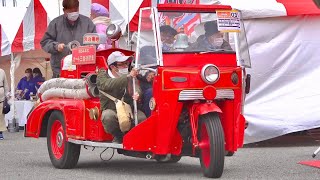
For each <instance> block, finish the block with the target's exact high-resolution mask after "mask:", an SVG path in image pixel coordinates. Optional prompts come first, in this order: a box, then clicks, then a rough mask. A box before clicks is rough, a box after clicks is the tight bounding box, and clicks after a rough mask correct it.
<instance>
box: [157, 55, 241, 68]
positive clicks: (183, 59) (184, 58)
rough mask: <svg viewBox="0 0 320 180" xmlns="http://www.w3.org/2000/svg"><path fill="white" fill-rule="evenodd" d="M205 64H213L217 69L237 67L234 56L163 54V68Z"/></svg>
mask: <svg viewBox="0 0 320 180" xmlns="http://www.w3.org/2000/svg"><path fill="white" fill-rule="evenodd" d="M205 64H215V65H216V66H219V67H235V66H237V61H236V54H235V53H231V54H214V53H203V54H199V53H189V54H180V53H174V54H163V65H164V66H167V67H168V66H177V65H179V66H180V67H188V66H203V65H205Z"/></svg>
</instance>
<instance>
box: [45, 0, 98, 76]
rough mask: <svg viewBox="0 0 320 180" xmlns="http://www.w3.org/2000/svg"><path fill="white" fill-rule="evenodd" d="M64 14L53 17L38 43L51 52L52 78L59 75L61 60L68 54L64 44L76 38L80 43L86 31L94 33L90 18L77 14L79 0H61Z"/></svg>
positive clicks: (94, 29) (68, 51)
mask: <svg viewBox="0 0 320 180" xmlns="http://www.w3.org/2000/svg"><path fill="white" fill-rule="evenodd" d="M62 6H63V12H64V14H63V15H61V16H59V17H57V18H55V19H53V20H52V21H51V22H50V24H49V26H48V28H47V32H46V33H45V34H44V36H43V38H42V40H41V42H40V44H41V47H42V49H43V50H44V51H46V52H47V53H50V54H51V59H50V64H51V69H52V73H53V78H57V77H59V76H60V67H61V60H62V58H63V57H65V56H67V55H68V54H70V53H71V52H70V50H69V49H67V48H66V44H68V43H69V42H71V41H73V40H77V41H79V42H80V44H81V45H82V43H83V36H84V34H86V33H95V32H96V28H95V25H94V24H93V22H92V21H91V19H90V18H88V17H86V16H83V15H81V14H79V0H63V2H62Z"/></svg>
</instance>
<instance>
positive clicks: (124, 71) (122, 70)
mask: <svg viewBox="0 0 320 180" xmlns="http://www.w3.org/2000/svg"><path fill="white" fill-rule="evenodd" d="M118 70H119V71H118V73H119V75H128V74H129V70H128V68H123V69H118Z"/></svg>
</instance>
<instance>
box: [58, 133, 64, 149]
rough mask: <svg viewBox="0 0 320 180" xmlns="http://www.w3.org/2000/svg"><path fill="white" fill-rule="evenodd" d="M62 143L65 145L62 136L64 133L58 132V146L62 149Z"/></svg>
mask: <svg viewBox="0 0 320 180" xmlns="http://www.w3.org/2000/svg"><path fill="white" fill-rule="evenodd" d="M62 143H63V134H62V132H58V134H57V145H58V147H59V148H61V146H62Z"/></svg>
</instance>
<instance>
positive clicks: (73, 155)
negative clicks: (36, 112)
mask: <svg viewBox="0 0 320 180" xmlns="http://www.w3.org/2000/svg"><path fill="white" fill-rule="evenodd" d="M60 125H61V126H62V128H61V127H60V128H58V127H59V126H60ZM55 128H57V129H59V130H58V131H56V132H57V133H54V135H53V134H52V133H51V132H55V130H54V129H55ZM65 132H66V125H65V121H64V117H63V115H62V114H61V112H59V111H54V112H52V113H51V115H50V117H49V120H48V129H47V146H48V152H49V157H50V160H51V163H52V164H53V166H54V167H56V168H58V169H72V168H74V167H75V166H76V165H77V163H78V160H79V156H80V149H81V145H78V144H73V143H70V142H67V141H66V138H65V137H66V134H65ZM59 135H60V136H59ZM61 136H63V139H62V140H61ZM54 138H58V139H59V138H60V141H59V142H60V143H61V144H62V145H61V144H60V143H59V142H58V140H57V139H56V140H53V139H54ZM59 145H60V146H59ZM54 152H56V153H54Z"/></svg>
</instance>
